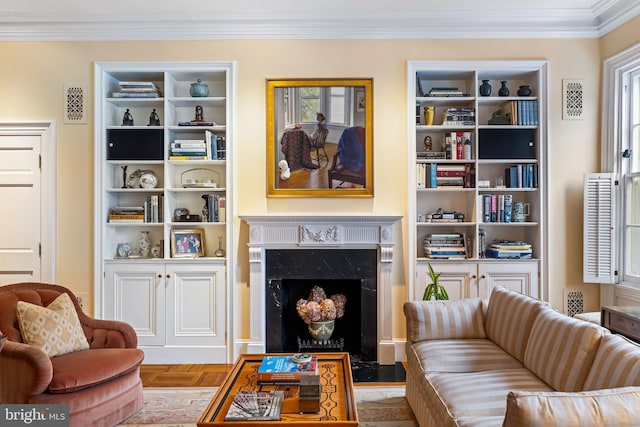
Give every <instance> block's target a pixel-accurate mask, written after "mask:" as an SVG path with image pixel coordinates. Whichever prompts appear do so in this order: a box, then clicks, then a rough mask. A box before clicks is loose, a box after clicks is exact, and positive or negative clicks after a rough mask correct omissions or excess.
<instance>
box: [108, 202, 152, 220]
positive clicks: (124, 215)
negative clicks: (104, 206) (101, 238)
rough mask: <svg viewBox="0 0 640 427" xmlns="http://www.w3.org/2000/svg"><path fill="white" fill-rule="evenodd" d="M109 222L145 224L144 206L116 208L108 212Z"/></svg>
mask: <svg viewBox="0 0 640 427" xmlns="http://www.w3.org/2000/svg"><path fill="white" fill-rule="evenodd" d="M109 222H119V223H139V222H145V209H144V206H118V207H115V208H111V210H110V211H109Z"/></svg>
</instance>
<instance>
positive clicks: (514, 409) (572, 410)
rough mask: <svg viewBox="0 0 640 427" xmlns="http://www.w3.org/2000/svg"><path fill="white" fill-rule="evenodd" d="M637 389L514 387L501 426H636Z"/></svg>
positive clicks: (638, 409) (639, 420)
mask: <svg viewBox="0 0 640 427" xmlns="http://www.w3.org/2000/svg"><path fill="white" fill-rule="evenodd" d="M639 400H640V389H638V388H637V387H628V388H618V389H608V390H596V391H589V392H576V393H561V392H538V393H536V392H529V391H513V392H510V393H509V396H508V397H507V412H506V414H505V418H504V423H503V426H509V427H520V426H522V427H524V426H527V427H535V426H540V427H544V426H553V425H563V426H591V427H596V426H602V427H605V426H638V425H640V406H639V405H638V401H639Z"/></svg>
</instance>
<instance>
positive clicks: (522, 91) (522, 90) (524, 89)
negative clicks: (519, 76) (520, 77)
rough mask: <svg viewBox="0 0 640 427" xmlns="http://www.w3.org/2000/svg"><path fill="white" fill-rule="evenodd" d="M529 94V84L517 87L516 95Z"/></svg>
mask: <svg viewBox="0 0 640 427" xmlns="http://www.w3.org/2000/svg"><path fill="white" fill-rule="evenodd" d="M530 95H531V88H530V87H529V85H523V86H520V88H519V89H518V96H530Z"/></svg>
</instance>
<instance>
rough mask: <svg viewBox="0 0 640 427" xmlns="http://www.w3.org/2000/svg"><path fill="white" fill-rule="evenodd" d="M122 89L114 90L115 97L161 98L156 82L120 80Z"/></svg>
mask: <svg viewBox="0 0 640 427" xmlns="http://www.w3.org/2000/svg"><path fill="white" fill-rule="evenodd" d="M119 86H120V90H119V91H118V92H113V97H114V98H159V97H161V96H162V93H161V92H160V89H159V88H158V86H156V84H155V83H154V82H120V83H119Z"/></svg>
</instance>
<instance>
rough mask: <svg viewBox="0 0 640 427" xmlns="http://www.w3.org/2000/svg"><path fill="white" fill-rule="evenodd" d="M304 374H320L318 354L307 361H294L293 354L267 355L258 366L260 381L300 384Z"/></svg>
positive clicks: (262, 382) (260, 382)
mask: <svg viewBox="0 0 640 427" xmlns="http://www.w3.org/2000/svg"><path fill="white" fill-rule="evenodd" d="M304 375H318V357H317V356H311V357H310V359H309V360H308V361H306V362H305V363H298V362H296V361H294V358H293V356H265V357H264V358H263V359H262V363H261V364H260V367H259V368H258V383H259V384H282V383H286V384H299V383H300V378H302V377H303V376H304Z"/></svg>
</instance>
